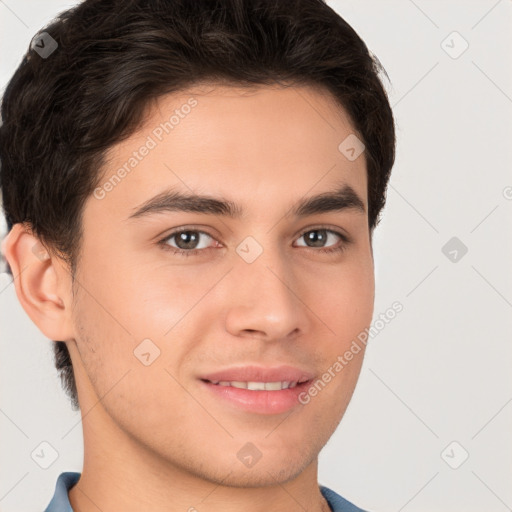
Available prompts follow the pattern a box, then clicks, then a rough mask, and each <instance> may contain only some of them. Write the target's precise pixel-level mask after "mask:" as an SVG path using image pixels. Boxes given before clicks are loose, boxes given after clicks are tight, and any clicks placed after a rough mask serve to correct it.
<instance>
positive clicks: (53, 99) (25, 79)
mask: <svg viewBox="0 0 512 512" xmlns="http://www.w3.org/2000/svg"><path fill="white" fill-rule="evenodd" d="M44 31H45V32H46V33H48V34H49V35H50V36H51V38H53V39H54V40H55V42H56V43H57V45H58V46H57V48H56V49H55V50H54V51H53V52H52V53H51V54H50V55H47V56H46V57H43V56H41V54H39V53H38V52H36V51H35V49H33V47H32V49H29V50H28V51H27V53H26V54H25V55H24V57H23V60H22V62H21V64H20V66H19V67H18V69H17V70H16V72H15V73H14V75H13V77H12V79H11V81H10V82H9V84H8V86H7V88H6V90H5V93H4V96H3V101H2V109H1V116H2V126H1V127H0V161H1V174H0V178H1V182H0V183H1V188H2V197H3V208H4V211H5V216H6V220H7V227H8V229H9V230H10V229H11V228H12V226H13V225H14V224H15V223H18V222H25V223H27V224H28V225H29V226H30V227H31V229H32V230H33V233H34V234H35V235H36V236H37V237H38V238H39V239H40V240H41V241H42V242H43V244H44V245H45V246H46V247H47V248H48V249H49V250H51V251H52V252H54V253H55V254H56V255H59V257H62V258H63V259H64V261H66V263H67V264H68V265H69V268H70V271H71V275H72V276H74V275H75V270H76V268H77V263H78V261H79V255H80V241H81V237H82V231H81V229H82V226H81V224H82V223H81V220H82V210H83V205H84V202H85V200H86V199H87V198H88V196H90V195H91V194H92V192H93V190H94V189H95V188H96V187H97V186H98V183H99V180H100V178H101V173H100V170H101V167H102V163H103V161H104V160H103V157H104V155H105V153H106V151H107V150H108V149H109V148H110V147H111V146H112V145H114V144H116V143H117V142H119V141H121V140H122V139H124V138H126V137H128V136H129V135H130V134H132V133H133V132H134V131H135V130H136V129H137V127H138V126H140V123H141V121H142V120H143V115H144V113H145V112H146V110H147V107H148V105H149V103H150V102H151V101H152V100H154V99H156V98H158V97H159V96H161V95H163V94H166V93H171V92H177V91H180V90H184V89H186V88H187V87H189V86H193V85H194V84H196V83H199V82H212V83H215V82H223V83H226V82H227V83H228V84H233V85H237V86H240V85H242V86H254V85H273V84H281V83H287V84H292V85H294V84H295V85H312V86H314V87H322V88H324V89H326V90H328V91H329V92H330V93H331V94H332V95H333V96H334V98H335V99H336V101H337V102H338V103H339V104H340V105H341V106H342V107H343V108H344V109H345V111H346V112H347V113H348V114H349V116H350V118H351V121H352V124H353V125H354V127H355V129H356V130H357V132H358V135H359V136H360V137H362V139H363V142H364V144H365V146H366V149H365V158H366V165H367V173H368V204H369V207H368V210H369V211H368V219H369V229H370V231H373V228H374V227H375V225H376V224H377V223H378V220H379V213H380V211H381V209H382V207H383V206H384V203H385V191H386V186H387V182H388V179H389V175H390V172H391V168H392V166H393V163H394V158H395V129H394V120H393V115H392V112H391V108H390V105H389V101H388V98H387V95H386V92H385V90H384V88H383V85H382V83H381V81H380V79H379V73H380V72H381V71H384V69H383V68H382V66H381V64H380V63H379V61H378V60H377V59H376V58H375V57H374V56H373V55H372V54H371V53H370V52H369V51H368V48H367V46H366V45H365V43H364V42H363V41H362V40H361V38H360V37H359V36H358V35H357V33H356V32H355V31H354V30H353V29H352V27H350V25H348V24H347V22H345V21H344V20H343V19H342V18H341V17H340V16H339V15H338V14H337V13H336V12H335V11H333V10H332V9H331V8H330V7H329V6H327V5H326V4H325V2H324V1H323V0H86V1H84V2H82V3H81V4H79V5H77V6H76V7H75V8H73V9H70V10H68V11H65V12H63V13H61V14H60V15H59V16H58V17H57V18H56V19H55V20H53V22H52V23H51V24H50V25H48V26H47V27H46V28H45V29H44ZM48 41H49V40H48V39H47V40H46V42H47V43H48ZM50 41H51V40H50ZM46 47H47V48H48V46H46ZM384 73H385V71H384ZM340 142H341V141H340ZM9 271H10V269H9ZM54 347H55V363H56V367H57V369H58V370H59V373H60V376H61V379H62V383H63V387H64V388H65V390H66V392H67V393H68V395H69V397H70V398H71V401H72V405H73V407H74V408H78V398H77V394H76V384H75V380H74V376H73V368H72V365H71V359H70V356H69V352H68V350H67V347H66V345H65V343H64V342H62V341H56V343H55V344H54Z"/></svg>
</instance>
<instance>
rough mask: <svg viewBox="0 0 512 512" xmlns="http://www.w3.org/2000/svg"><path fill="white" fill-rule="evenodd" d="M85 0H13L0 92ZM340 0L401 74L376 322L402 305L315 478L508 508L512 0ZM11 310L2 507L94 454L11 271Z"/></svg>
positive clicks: (2, 377) (365, 498)
mask: <svg viewBox="0 0 512 512" xmlns="http://www.w3.org/2000/svg"><path fill="white" fill-rule="evenodd" d="M74 3H75V2H71V1H68V2H66V1H57V0H51V1H50V0H45V1H44V2H41V1H36V0H31V1H28V0H16V1H15V0H1V1H0V56H1V60H0V89H2V90H3V88H4V87H5V84H6V83H7V81H8V80H9V78H10V76H11V75H12V73H13V72H14V70H15V68H16V66H17V65H18V64H19V62H20V60H21V57H22V54H23V53H24V52H25V51H26V49H27V47H28V45H29V42H30V40H31V38H32V37H33V35H34V34H35V33H36V32H37V31H39V30H40V29H41V28H42V27H43V26H44V25H45V24H46V23H47V22H48V21H50V20H51V19H52V18H53V16H54V15H55V14H56V13H58V12H60V11H61V10H63V9H65V8H67V7H69V6H72V5H73V4H74ZM329 4H330V5H331V6H332V7H333V8H335V9H336V10H337V11H338V12H339V13H340V14H341V15H342V16H343V17H344V18H345V19H346V20H347V21H348V22H349V23H350V24H351V25H352V26H353V27H354V28H355V30H356V31H357V32H358V33H359V34H360V35H361V37H362V38H363V39H364V40H365V41H366V43H367V44H368V47H369V48H370V50H371V51H372V52H373V53H374V54H375V55H377V56H378V58H379V60H380V61H381V62H382V64H383V65H384V67H385V69H386V71H387V73H388V75H389V78H390V83H387V82H385V83H386V87H387V88H388V90H389V95H390V100H391V104H392V106H393V109H394V113H395V116H396V121H397V135H398V152H397V160H396V164H395V167H394V170H393V174H392V178H391V182H390V186H389V190H388V203H387V206H386V208H385V210H384V216H383V220H382V222H381V223H380V225H379V226H378V228H377V230H376V233H375V239H374V243H375V258H376V280H377V283H376V286H377V296H376V302H375V319H377V318H378V316H379V314H380V313H383V312H385V311H386V310H387V309H388V308H389V307H390V306H391V304H392V303H393V302H395V301H400V303H401V304H402V305H403V311H402V312H401V313H399V314H398V315H396V317H395V318H394V319H393V320H392V321H391V322H389V323H388V324H387V325H386V326H385V328H383V329H380V330H379V332H378V334H377V335H376V336H374V337H373V338H372V339H371V341H370V343H369V345H368V350H367V355H366V359H365V363H364V366H363V369H362V372H361V377H360V380H359V383H358V386H357V388H356V392H355V394H354V396H353V400H352V402H351V404H350V406H349V408H348V411H347V413H346V415H345V417H344V419H343V420H342V422H341V424H340V427H339V428H338V430H337V431H336V433H335V435H334V436H333V437H332V438H331V440H330V441H329V443H328V444H327V445H326V447H325V448H324V450H323V451H322V452H321V454H320V468H319V482H320V483H321V484H323V485H326V486H328V487H330V488H332V489H334V490H335V491H337V492H338V493H340V494H342V495H343V496H345V497H346V498H347V499H349V500H352V501H354V502H355V503H357V504H358V505H359V506H361V507H362V508H365V509H368V510H371V511H381V512H395V511H397V512H398V511H402V510H403V511H406V512H419V511H429V512H433V511H442V512H452V511H453V512H458V511H462V510H464V511H465V512H477V511H482V510H485V511H486V512H502V511H505V510H510V509H511V507H512V486H511V485H510V482H512V436H511V432H512V379H511V377H510V376H511V369H512V345H511V332H512V315H511V313H512V265H511V264H510V262H511V261H512V242H511V235H510V234H511V233H512V229H511V228H512V216H511V213H512V173H511V171H510V169H511V164H512V143H511V140H512V139H511V137H512V69H511V66H510V62H511V56H512V55H511V54H512V2H511V1H510V0H501V1H496V0H480V1H465V2H459V1H455V0H451V1H446V0H443V1H426V0H423V1H422V0H416V1H412V0H411V1H408V0H393V1H383V0H372V1H370V0H357V1H356V0H352V1H343V0H340V1H331V2H329ZM466 46H467V48H466ZM2 229H3V230H4V229H5V227H4V226H3V227H2ZM447 244H448V245H447ZM0 311H1V319H0V333H1V334H0V350H1V352H0V389H1V394H0V433H1V438H0V439H1V445H0V510H1V511H2V512H28V511H32V510H42V509H44V507H45V506H46V505H47V504H48V502H49V500H50V498H51V496H52V495H53V492H54V487H55V481H56V479H57V476H58V475H59V474H60V473H61V472H62V471H72V470H74V471H81V469H82V457H83V446H82V432H81V424H80V416H79V413H78V412H73V411H72V410H71V408H70V406H69V403H68V399H67V397H66V396H65V394H64V392H63V391H62V390H61V388H60V381H59V380H58V377H57V373H56V370H55V369H54V367H53V354H52V350H51V341H50V340H48V339H46V338H45V337H44V336H43V335H42V334H41V333H40V332H39V331H38V330H37V328H36V327H35V326H34V325H33V324H32V322H31V321H30V319H29V318H28V316H27V315H26V313H25V312H24V310H23V309H22V308H21V306H20V305H19V303H18V300H17V297H16V294H15V290H14V286H13V284H12V282H11V279H10V278H8V277H7V275H5V274H3V275H2V277H1V283H0ZM43 442H44V443H49V444H50V445H51V446H52V447H53V448H54V449H55V450H56V453H57V458H56V460H55V462H54V463H53V464H52V465H51V466H50V467H48V468H47V469H43V468H41V467H40V466H39V465H38V464H37V463H36V462H35V460H34V459H33V458H32V456H31V454H32V453H33V452H34V450H37V449H40V447H41V446H43V447H44V446H47V445H41V443H43Z"/></svg>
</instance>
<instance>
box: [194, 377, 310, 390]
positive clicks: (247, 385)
mask: <svg viewBox="0 0 512 512" xmlns="http://www.w3.org/2000/svg"><path fill="white" fill-rule="evenodd" d="M201 380H202V381H203V382H207V383H210V384H214V385H215V386H225V387H232V388H237V389H248V390H249V391H281V390H283V389H293V388H295V387H297V386H298V385H300V384H304V383H305V382H309V380H308V379H302V380H298V381H287V380H285V381H277V382H259V381H238V380H233V381H225V380H220V381H219V380H217V381H215V380H213V381H212V380H208V379H201Z"/></svg>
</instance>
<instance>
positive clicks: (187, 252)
mask: <svg viewBox="0 0 512 512" xmlns="http://www.w3.org/2000/svg"><path fill="white" fill-rule="evenodd" d="M317 230H318V231H320V230H325V231H328V232H329V233H333V234H335V235H337V236H339V237H340V238H341V241H342V245H348V244H350V243H351V242H352V240H351V238H350V237H349V236H348V235H346V234H345V233H344V230H343V229H342V228H339V227H336V228H333V227H332V226H329V225H323V224H314V225H312V226H309V227H306V228H303V229H302V230H301V231H299V233H298V234H296V235H295V237H294V241H295V240H297V239H299V238H301V237H302V236H304V235H305V234H306V233H309V232H310V231H317ZM188 231H194V232H197V233H200V234H203V235H206V236H208V237H210V238H211V239H212V240H214V241H215V242H216V243H218V244H219V243H221V242H219V241H218V240H217V239H216V237H215V236H213V235H212V234H210V233H208V232H207V231H204V230H203V229H201V228H200V227H198V226H193V225H191V226H180V227H178V228H175V229H173V230H171V231H170V232H169V233H168V234H167V235H166V236H165V237H164V238H162V239H160V240H159V242H158V244H160V245H162V246H163V247H164V249H167V250H170V251H172V252H174V253H177V254H182V255H187V256H190V255H193V254H197V253H204V252H206V251H207V250H209V249H215V247H206V248H203V249H180V248H177V247H173V246H172V245H169V244H168V243H167V241H168V240H169V239H170V238H172V237H174V236H176V235H179V234H180V233H183V232H188ZM301 247H305V248H306V249H312V250H313V251H315V252H322V251H324V252H329V249H330V248H331V246H329V247H327V248H322V247H319V248H315V247H307V246H301ZM332 247H336V246H332Z"/></svg>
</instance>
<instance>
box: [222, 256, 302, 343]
mask: <svg viewBox="0 0 512 512" xmlns="http://www.w3.org/2000/svg"><path fill="white" fill-rule="evenodd" d="M287 263H288V264H287ZM227 286H228V287H229V289H228V290H226V295H227V296H228V297H229V299H228V305H227V313H226V316H225V324H226V330H227V331H228V332H229V333H230V334H232V335H234V336H238V337H240V336H242V337H253V338H258V339H262V340H265V341H273V340H276V341H278V340H284V339H290V338H294V337H296V336H298V335H300V334H304V333H305V332H307V330H308V329H309V323H310V321H311V317H310V310H309V311H308V307H307V305H306V302H307V298H306V297H301V296H300V294H301V288H300V283H298V282H297V280H296V278H295V275H294V272H293V268H292V267H291V265H290V262H289V261H288V262H287V261H286V256H285V254H283V253H282V252H281V251H279V249H277V248H276V249H269V248H266V249H265V250H264V251H263V253H262V254H261V255H260V256H259V257H258V258H257V259H256V260H255V261H253V262H252V263H248V262H247V261H244V259H243V258H238V257H235V263H234V268H233V270H232V271H231V272H230V276H229V282H228V283H227ZM302 294H304V293H303V291H302Z"/></svg>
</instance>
